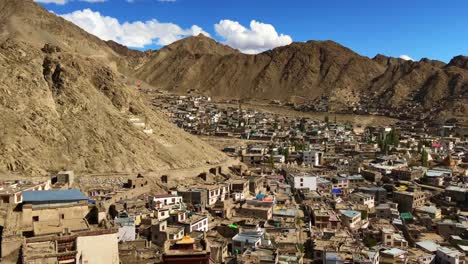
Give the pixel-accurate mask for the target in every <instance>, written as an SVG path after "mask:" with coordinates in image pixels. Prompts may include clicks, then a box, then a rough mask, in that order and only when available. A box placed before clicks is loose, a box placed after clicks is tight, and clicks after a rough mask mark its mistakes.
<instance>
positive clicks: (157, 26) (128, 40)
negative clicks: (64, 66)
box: [61, 9, 209, 48]
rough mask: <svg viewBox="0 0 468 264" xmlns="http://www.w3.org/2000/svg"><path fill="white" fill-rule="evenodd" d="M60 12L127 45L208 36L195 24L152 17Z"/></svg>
mask: <svg viewBox="0 0 468 264" xmlns="http://www.w3.org/2000/svg"><path fill="white" fill-rule="evenodd" d="M61 16H62V17H63V18H65V19H66V20H69V21H71V22H72V23H74V24H76V25H78V26H79V27H81V28H83V29H84V30H86V31H87V32H89V33H91V34H93V35H95V36H97V37H99V38H101V39H103V40H114V41H116V42H118V43H120V44H123V45H126V46H128V47H137V48H142V47H144V46H146V45H150V44H157V45H161V46H163V45H168V44H171V43H172V42H174V41H176V40H179V39H182V38H184V37H188V36H194V35H198V34H204V35H206V36H209V34H208V33H207V32H205V31H203V29H202V28H201V27H199V26H197V25H193V26H192V27H190V28H188V29H183V28H181V27H180V26H178V25H176V24H173V23H161V22H159V21H157V20H155V19H152V20H148V21H145V22H143V21H134V22H124V23H120V22H119V21H118V20H117V19H116V18H113V17H110V16H103V15H101V14H100V13H99V12H94V11H92V10H90V9H84V10H78V11H74V12H72V13H69V14H64V15H61Z"/></svg>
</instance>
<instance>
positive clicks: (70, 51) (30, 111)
mask: <svg viewBox="0 0 468 264" xmlns="http://www.w3.org/2000/svg"><path fill="white" fill-rule="evenodd" d="M0 20H1V21H0V27H1V28H0V32H1V34H0V135H1V136H0V174H14V173H18V174H25V175H33V176H35V175H44V174H47V173H48V172H51V171H56V170H60V169H64V168H68V169H73V170H75V171H78V172H126V171H131V172H137V171H152V170H159V169H169V168H187V167H192V166H199V165H203V164H206V163H207V162H217V161H220V160H223V159H224V156H223V154H221V153H220V152H218V151H216V150H214V149H213V148H211V147H210V146H208V145H206V144H205V143H203V142H201V141H199V140H198V139H196V138H195V137H192V136H191V135H188V134H186V133H185V132H183V131H182V130H180V129H178V128H176V127H174V126H173V125H172V124H169V123H168V122H166V121H165V120H163V118H162V117H161V116H160V115H159V114H158V113H155V112H153V111H152V110H151V109H150V108H149V107H147V102H146V101H145V99H144V98H141V97H140V95H139V94H138V92H137V91H135V88H134V87H133V85H127V84H133V83H134V80H132V79H129V78H127V77H126V76H124V75H122V74H121V73H119V72H117V71H116V69H117V68H118V66H119V63H120V62H121V61H126V60H127V58H123V57H122V55H121V54H119V53H117V52H114V51H113V50H112V49H111V48H110V47H109V46H108V44H106V43H105V42H103V41H101V40H99V39H97V38H96V37H94V36H91V35H89V34H87V33H86V32H84V31H83V30H81V29H79V28H78V27H76V26H74V25H73V24H71V23H69V22H66V21H65V20H63V19H62V18H59V17H57V16H55V15H53V14H51V13H50V12H48V11H46V10H45V9H43V8H41V7H40V6H39V5H37V4H35V3H33V2H32V1H31V0H24V1H23V0H22V1H17V0H2V1H0ZM132 118H133V119H132ZM138 118H139V122H138V120H137V119H138ZM142 123H146V128H147V130H146V133H145V132H144V129H145V127H142V125H143V124H142ZM149 129H152V130H153V133H152V134H151V133H150V130H149Z"/></svg>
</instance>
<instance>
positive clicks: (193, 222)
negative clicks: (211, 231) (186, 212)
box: [179, 214, 208, 234]
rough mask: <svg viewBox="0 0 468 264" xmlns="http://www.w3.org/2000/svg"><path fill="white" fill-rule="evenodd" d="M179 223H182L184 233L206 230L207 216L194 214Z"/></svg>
mask: <svg viewBox="0 0 468 264" xmlns="http://www.w3.org/2000/svg"><path fill="white" fill-rule="evenodd" d="M179 223H180V224H182V225H184V228H185V233H186V234H187V233H191V232H193V231H208V216H206V215H202V214H195V215H193V216H192V217H190V218H186V219H185V220H183V221H180V222H179Z"/></svg>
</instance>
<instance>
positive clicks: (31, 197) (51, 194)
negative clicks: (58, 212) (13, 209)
mask: <svg viewBox="0 0 468 264" xmlns="http://www.w3.org/2000/svg"><path fill="white" fill-rule="evenodd" d="M22 195H23V203H27V202H58V201H81V200H88V197H86V195H84V194H83V193H82V192H81V191H80V190H78V189H72V190H48V191H25V192H23V193H22Z"/></svg>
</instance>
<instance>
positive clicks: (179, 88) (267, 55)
mask: <svg viewBox="0 0 468 264" xmlns="http://www.w3.org/2000/svg"><path fill="white" fill-rule="evenodd" d="M467 61H468V60H467V59H466V57H463V56H459V57H455V58H454V59H453V60H452V61H451V62H450V63H449V64H445V63H443V62H440V61H433V60H428V59H422V60H421V61H418V62H413V61H404V60H402V59H397V58H390V57H386V56H383V55H377V56H376V57H375V58H373V59H370V58H367V57H364V56H361V55H359V54H357V53H355V52H353V51H352V50H350V49H348V48H346V47H343V46H341V45H339V44H337V43H335V42H332V41H308V42H305V43H293V44H291V45H288V46H284V47H279V48H276V49H273V50H270V51H266V52H264V53H261V54H257V55H246V54H242V53H240V52H238V51H236V50H233V49H231V48H228V47H226V46H224V45H222V44H219V43H217V42H216V41H214V40H213V39H210V38H207V37H204V36H202V35H200V36H197V37H190V38H187V39H183V40H180V41H178V42H175V43H173V44H171V45H169V46H167V47H165V48H163V49H161V50H159V51H153V52H147V53H146V54H145V56H144V58H143V59H140V60H139V62H138V63H137V64H136V66H135V67H134V69H135V71H136V74H135V75H136V77H138V78H140V79H142V80H144V81H146V82H148V83H150V84H152V85H153V86H154V87H156V88H158V89H164V90H169V91H173V92H179V93H185V92H187V91H197V92H199V93H203V94H208V95H212V96H215V97H218V98H240V99H258V100H272V99H277V100H282V101H293V99H294V98H298V97H299V98H302V99H303V101H309V102H310V103H313V102H314V101H316V100H318V99H320V98H327V100H328V103H329V109H331V110H332V111H333V110H343V109H353V108H391V109H418V111H423V110H424V111H426V110H430V109H433V108H439V109H438V110H437V111H439V112H440V111H441V110H445V108H444V107H449V106H454V105H459V106H460V102H461V105H463V102H465V101H466V98H467V97H468V69H467V68H468V67H467ZM455 108H456V111H458V112H460V111H462V112H461V114H463V111H465V110H464V109H462V108H459V107H458V108H457V107H455ZM455 108H453V109H455ZM451 109H452V108H451ZM453 109H452V110H453ZM402 111H403V110H402ZM404 111H406V110H404ZM465 113H467V112H465Z"/></svg>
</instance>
